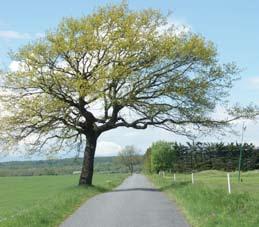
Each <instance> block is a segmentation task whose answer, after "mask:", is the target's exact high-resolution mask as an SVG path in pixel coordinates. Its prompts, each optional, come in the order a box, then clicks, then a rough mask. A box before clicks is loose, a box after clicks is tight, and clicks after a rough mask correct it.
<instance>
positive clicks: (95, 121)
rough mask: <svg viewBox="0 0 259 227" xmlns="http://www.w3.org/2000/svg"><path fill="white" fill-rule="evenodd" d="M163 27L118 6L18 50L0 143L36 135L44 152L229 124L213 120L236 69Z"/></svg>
mask: <svg viewBox="0 0 259 227" xmlns="http://www.w3.org/2000/svg"><path fill="white" fill-rule="evenodd" d="M165 25H167V17H166V16H163V15H162V14H161V13H160V12H159V11H158V10H153V9H147V10H142V11H132V10H130V9H129V8H128V6H127V4H125V3H122V4H119V5H111V6H106V7H101V8H99V9H98V10H96V11H95V12H94V13H92V14H91V15H88V16H84V17H81V18H79V19H75V18H66V19H64V20H62V21H61V23H60V24H59V26H58V27H57V28H56V29H55V30H52V31H49V32H47V33H46V36H45V37H44V38H40V39H38V40H36V41H34V42H31V43H29V44H27V45H25V46H23V47H22V48H20V50H19V51H17V52H16V53H13V54H12V56H11V57H12V60H15V61H17V62H19V65H20V67H19V69H18V70H17V71H15V72H13V71H8V72H3V73H1V81H2V82H3V83H2V91H1V101H2V105H3V108H4V110H5V113H7V114H2V117H1V125H2V127H1V131H0V134H1V139H2V140H4V141H5V143H6V144H13V143H14V142H16V141H19V140H23V139H24V138H27V137H30V138H33V140H32V141H31V143H32V144H33V145H35V146H38V147H40V148H41V147H42V146H43V145H45V144H47V143H48V141H49V140H51V139H54V140H55V141H56V140H57V139H58V140H59V141H61V144H60V145H62V143H63V142H64V141H66V140H69V141H70V142H71V140H73V141H77V140H78V138H80V137H81V136H82V135H83V136H85V137H86V138H87V137H88V135H89V134H90V133H91V132H93V131H94V133H95V135H96V136H97V137H98V136H99V135H100V134H101V133H103V132H105V131H108V130H111V129H114V128H118V127H132V128H136V129H145V128H147V127H148V126H150V125H153V126H157V127H162V128H165V129H167V130H170V131H172V132H175V133H182V134H186V133H188V130H187V128H188V127H187V126H189V125H192V126H193V127H196V126H197V127H198V128H199V129H200V128H202V127H207V128H211V127H220V126H222V125H226V123H227V122H226V121H224V120H222V121H221V120H220V121H215V120H213V119H212V118H211V117H210V113H211V112H213V111H214V109H215V107H216V105H217V104H218V103H221V102H223V101H225V98H226V97H227V95H228V91H229V89H230V88H231V86H232V82H233V81H234V79H235V75H236V73H237V72H238V70H237V67H236V66H235V65H234V64H224V65H221V64H220V63H219V62H218V57H217V51H216V48H215V46H214V45H213V43H212V42H210V41H207V40H205V38H203V37H202V36H200V35H198V34H194V33H192V32H187V33H185V32H182V33H180V34H179V32H176V30H177V28H176V27H175V26H173V25H172V26H165ZM96 106H98V108H99V110H98V111H97V112H96V111H94V107H96ZM128 113H130V114H128ZM55 144H56V143H55Z"/></svg>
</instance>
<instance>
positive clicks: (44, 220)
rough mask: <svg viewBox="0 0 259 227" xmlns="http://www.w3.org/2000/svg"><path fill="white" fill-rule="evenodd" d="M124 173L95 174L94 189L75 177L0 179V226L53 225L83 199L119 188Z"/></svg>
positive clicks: (60, 220)
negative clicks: (83, 185) (82, 183)
mask: <svg viewBox="0 0 259 227" xmlns="http://www.w3.org/2000/svg"><path fill="white" fill-rule="evenodd" d="M126 176H127V175H126V174H95V176H94V182H93V184H94V185H95V186H94V187H79V186H77V183H78V178H79V176H78V175H77V176H69V175H67V176H33V177H0V201H1V202H0V226H4V227H9V226H10V227H15V226H19V227H21V226H26V227H30V226H35V227H36V226H37V227H40V226H57V225H58V224H59V223H61V222H62V220H64V219H65V218H66V217H67V216H68V215H69V214H71V213H72V212H73V211H74V210H75V209H76V208H77V207H78V206H79V205H80V204H81V203H82V202H84V201H85V200H86V199H88V198H90V197H92V196H94V195H96V194H98V193H100V192H105V191H108V190H111V189H112V188H114V187H115V186H117V185H119V184H120V183H121V182H122V181H123V179H124V178H125V177H126Z"/></svg>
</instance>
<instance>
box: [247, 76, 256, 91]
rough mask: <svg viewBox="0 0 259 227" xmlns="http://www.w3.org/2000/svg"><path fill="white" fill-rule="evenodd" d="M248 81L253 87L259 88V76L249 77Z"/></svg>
mask: <svg viewBox="0 0 259 227" xmlns="http://www.w3.org/2000/svg"><path fill="white" fill-rule="evenodd" d="M248 83H249V85H250V86H251V87H253V88H257V89H258V88H259V76H255V77H250V78H248Z"/></svg>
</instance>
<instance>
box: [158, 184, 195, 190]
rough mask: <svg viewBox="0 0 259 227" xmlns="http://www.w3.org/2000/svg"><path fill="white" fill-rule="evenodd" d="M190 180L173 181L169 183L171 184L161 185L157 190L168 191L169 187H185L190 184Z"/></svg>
mask: <svg viewBox="0 0 259 227" xmlns="http://www.w3.org/2000/svg"><path fill="white" fill-rule="evenodd" d="M189 184H190V182H177V183H172V184H169V185H165V186H162V187H159V188H158V189H157V190H159V191H166V190H168V189H171V188H175V189H177V188H183V187H185V186H187V185H189Z"/></svg>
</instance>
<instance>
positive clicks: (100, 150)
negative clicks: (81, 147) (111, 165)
mask: <svg viewBox="0 0 259 227" xmlns="http://www.w3.org/2000/svg"><path fill="white" fill-rule="evenodd" d="M121 149H122V147H121V146H120V145H118V144H116V143H113V142H109V141H100V142H98V143H97V147H96V156H115V155H117V154H118V152H119V151H120V150H121Z"/></svg>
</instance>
